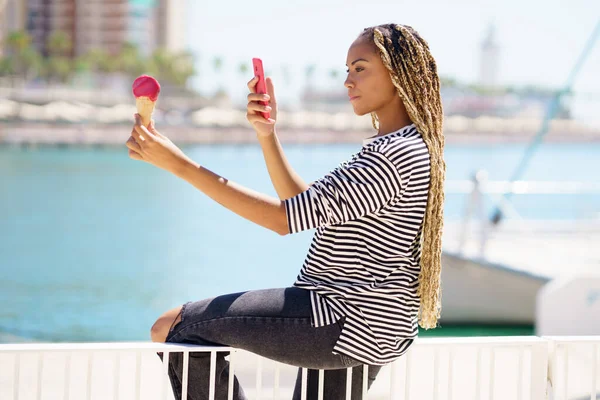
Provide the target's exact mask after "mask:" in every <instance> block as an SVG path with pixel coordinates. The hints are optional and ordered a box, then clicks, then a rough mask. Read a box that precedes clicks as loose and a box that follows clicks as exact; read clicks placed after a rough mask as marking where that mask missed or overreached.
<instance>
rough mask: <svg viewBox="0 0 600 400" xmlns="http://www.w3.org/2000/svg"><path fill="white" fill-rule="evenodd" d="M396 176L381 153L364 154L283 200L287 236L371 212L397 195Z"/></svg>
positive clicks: (350, 219)
mask: <svg viewBox="0 0 600 400" xmlns="http://www.w3.org/2000/svg"><path fill="white" fill-rule="evenodd" d="M400 184H401V180H400V174H399V172H398V169H397V168H396V166H394V164H393V163H392V162H391V161H390V160H389V159H388V158H387V157H386V156H385V155H384V154H382V153H380V152H377V151H367V152H364V153H361V154H359V155H358V156H357V157H356V158H355V159H354V160H353V161H352V162H350V163H348V164H346V165H344V166H343V167H338V168H336V169H334V170H333V171H331V172H330V173H328V174H327V175H325V176H324V177H323V178H321V179H319V180H317V181H315V182H314V183H313V184H312V185H311V186H310V187H309V188H308V189H307V190H306V191H305V192H303V193H300V194H298V195H297V196H295V197H292V198H289V199H287V200H285V201H284V203H285V208H286V213H287V219H288V228H289V232H290V233H296V232H301V231H304V230H307V229H313V228H317V227H320V226H326V225H338V224H343V223H344V222H348V221H352V220H355V219H357V218H360V217H362V216H365V215H368V214H372V213H375V212H377V211H379V210H381V209H382V208H383V207H385V206H386V205H388V204H390V203H391V202H393V201H394V200H395V199H396V198H397V196H398V194H399V193H400V186H401V185H400Z"/></svg>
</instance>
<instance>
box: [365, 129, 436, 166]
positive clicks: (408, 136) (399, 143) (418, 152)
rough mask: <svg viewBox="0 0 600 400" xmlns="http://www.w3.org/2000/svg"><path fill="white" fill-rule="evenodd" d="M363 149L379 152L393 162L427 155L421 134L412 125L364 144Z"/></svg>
mask: <svg viewBox="0 0 600 400" xmlns="http://www.w3.org/2000/svg"><path fill="white" fill-rule="evenodd" d="M363 151H366V152H378V153H381V154H383V155H384V156H386V157H387V158H388V159H389V160H390V161H392V162H394V163H403V162H404V161H406V160H407V159H412V158H414V157H423V156H428V155H429V152H428V150H427V145H426V144H425V141H424V140H423V136H422V135H421V133H420V132H419V131H418V130H417V128H416V127H414V126H412V127H411V128H410V129H408V130H407V131H405V132H399V133H398V134H395V135H390V136H386V137H382V138H381V139H380V140H376V141H374V142H372V143H370V144H368V145H366V146H365V147H364V148H363Z"/></svg>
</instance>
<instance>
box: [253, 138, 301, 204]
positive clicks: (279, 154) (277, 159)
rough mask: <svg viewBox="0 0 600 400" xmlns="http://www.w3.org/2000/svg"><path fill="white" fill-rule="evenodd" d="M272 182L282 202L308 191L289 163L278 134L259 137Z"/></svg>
mask: <svg viewBox="0 0 600 400" xmlns="http://www.w3.org/2000/svg"><path fill="white" fill-rule="evenodd" d="M259 143H260V145H261V147H262V151H263V156H264V158H265V163H266V164H267V170H268V171H269V176H270V177H271V182H273V186H274V187H275V190H276V191H277V195H278V196H279V198H280V199H281V200H285V199H289V198H290V197H294V196H296V195H298V194H300V193H302V192H304V191H306V190H307V189H308V185H307V184H306V182H304V180H303V179H302V178H301V177H300V176H299V175H298V174H297V173H296V172H295V171H294V169H293V168H292V167H291V165H290V164H289V163H288V161H287V158H286V157H285V153H284V152H283V148H282V147H281V143H280V142H279V139H278V138H277V134H276V133H273V134H272V135H270V136H262V137H260V136H259Z"/></svg>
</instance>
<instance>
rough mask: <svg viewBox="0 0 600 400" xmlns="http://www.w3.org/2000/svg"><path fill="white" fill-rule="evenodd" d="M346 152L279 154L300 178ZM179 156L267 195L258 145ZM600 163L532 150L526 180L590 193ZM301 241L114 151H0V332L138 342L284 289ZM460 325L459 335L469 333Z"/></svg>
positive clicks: (525, 210) (563, 151)
mask: <svg viewBox="0 0 600 400" xmlns="http://www.w3.org/2000/svg"><path fill="white" fill-rule="evenodd" d="M356 150H358V146H350V145H317V146H286V152H287V155H288V159H289V160H290V162H291V164H292V165H293V166H294V167H295V168H296V170H297V171H298V172H299V173H300V175H301V176H303V178H304V179H305V180H306V181H311V180H314V179H317V178H319V177H320V176H321V175H322V174H323V173H325V172H327V171H328V170H330V169H331V168H333V167H335V166H336V165H337V164H338V163H339V162H340V161H342V160H344V159H346V158H348V157H349V156H350V155H351V153H353V152H355V151H356ZM185 151H186V152H187V153H188V154H189V155H190V156H191V157H192V158H194V159H195V160H197V161H198V162H200V163H201V164H203V165H205V166H206V167H207V168H209V169H212V170H213V171H215V172H217V173H219V174H221V175H223V176H225V177H227V178H229V179H230V180H233V181H236V182H238V183H240V184H243V185H246V186H248V187H250V188H253V189H255V190H258V191H262V192H265V193H268V194H271V195H275V191H274V189H273V188H272V187H271V184H270V181H269V177H268V173H267V171H266V168H265V166H264V162H263V158H262V154H261V152H260V148H259V147H257V146H249V145H247V146H224V145H223V146H196V147H188V148H185ZM522 152H523V146H522V145H493V146H491V145H490V146H481V145H478V146H465V145H461V146H448V147H447V150H446V162H447V165H448V179H467V178H469V177H470V175H471V174H472V172H473V171H474V170H475V169H477V168H482V167H483V168H486V169H488V171H489V175H490V176H489V177H490V179H493V180H495V179H507V178H508V177H509V176H510V174H511V172H512V170H513V168H514V166H515V165H516V163H517V161H518V159H519V157H520V156H521V155H522ZM599 156H600V145H598V144H593V145H591V144H585V145H575V144H570V145H567V144H560V145H559V144H556V145H544V146H542V147H541V148H540V150H539V152H538V153H537V154H536V156H535V158H534V159H533V163H532V165H531V168H530V169H529V171H528V173H527V175H525V176H524V179H536V180H556V181H561V180H564V181H569V180H578V181H587V182H596V183H598V182H600V177H599V176H598V174H597V171H599V170H600V157H599ZM464 200H465V199H464V197H463V196H462V195H451V194H449V195H447V203H446V218H447V219H449V220H451V219H457V218H459V217H460V215H461V212H462V210H463V208H464ZM514 204H515V207H516V209H517V211H518V212H519V213H520V214H521V215H522V216H524V217H526V218H532V219H547V218H552V219H575V218H579V219H581V218H589V217H591V216H597V215H598V213H600V196H599V195H585V196H566V195H564V196H521V197H517V198H516V201H515V203H514ZM311 237H312V232H304V233H301V234H297V235H291V236H286V237H280V236H278V235H276V234H274V233H271V232H269V231H267V230H265V229H263V228H260V227H258V226H256V225H254V224H252V223H250V222H247V221H245V220H243V219H241V218H239V217H238V216H236V215H234V214H232V213H231V212H229V211H228V210H226V209H224V208H223V207H221V206H220V205H218V204H216V203H213V202H212V201H211V200H209V199H208V198H207V197H205V196H204V195H203V194H202V193H200V192H198V191H197V190H196V189H194V188H193V187H192V186H190V185H188V184H187V183H185V182H184V181H181V180H178V179H177V178H175V177H173V176H171V175H169V174H168V173H166V172H164V171H161V170H158V169H156V168H154V167H152V166H150V165H148V164H145V163H141V162H136V161H133V160H130V159H129V158H128V156H127V150H126V149H125V148H122V149H114V148H112V149H78V148H62V149H59V148H38V149H29V150H28V149H20V148H11V147H0V302H1V304H2V305H3V306H2V307H1V308H0V332H7V333H10V334H13V335H17V336H23V337H29V338H34V339H38V340H44V341H112V340H147V339H148V338H149V336H148V331H149V327H150V326H151V324H152V323H153V322H154V320H155V319H156V317H157V316H158V315H160V314H161V313H162V312H163V311H165V310H167V309H169V308H172V307H174V306H176V305H178V304H181V303H183V302H185V301H187V300H193V299H200V298H205V297H211V296H215V295H218V294H221V293H227V292H236V291H243V290H248V289H258V288H264V287H278V286H286V285H290V284H292V283H293V281H294V279H295V277H296V275H297V273H298V271H299V269H300V267H301V265H302V262H303V260H304V256H305V252H306V249H307V247H308V244H309V242H310V239H311ZM472 328H473V329H474V330H467V331H464V330H463V331H460V330H459V331H458V332H459V333H458V334H460V332H462V333H463V334H469V333H471V334H472V333H473V332H479V331H478V330H477V329H480V328H477V327H472ZM483 331H484V332H492V331H490V330H486V329H485V328H483ZM529 331H530V327H522V328H516V330H514V331H508V332H507V331H505V330H504V331H498V332H504V333H506V334H510V332H529ZM493 332H496V331H493ZM452 334H457V333H456V332H452Z"/></svg>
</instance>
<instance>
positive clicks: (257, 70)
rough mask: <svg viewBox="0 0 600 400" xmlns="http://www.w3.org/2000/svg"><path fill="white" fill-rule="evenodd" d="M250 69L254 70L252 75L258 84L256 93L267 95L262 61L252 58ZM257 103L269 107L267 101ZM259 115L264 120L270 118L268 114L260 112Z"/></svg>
mask: <svg viewBox="0 0 600 400" xmlns="http://www.w3.org/2000/svg"><path fill="white" fill-rule="evenodd" d="M252 67H253V69H254V75H256V76H258V82H257V83H256V93H260V94H265V93H267V83H266V82H265V71H264V69H263V64H262V60H261V59H260V58H253V59H252ZM259 103H260V104H262V105H265V106H268V105H269V102H268V101H259ZM261 115H262V116H263V117H265V118H266V119H269V118H271V114H270V113H268V112H261Z"/></svg>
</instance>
